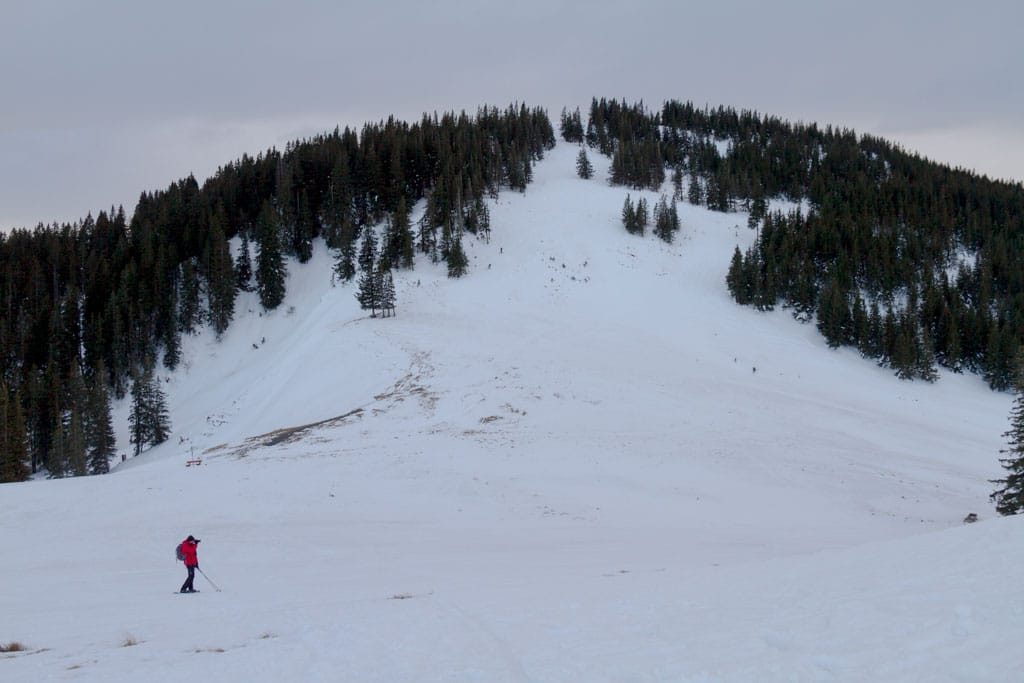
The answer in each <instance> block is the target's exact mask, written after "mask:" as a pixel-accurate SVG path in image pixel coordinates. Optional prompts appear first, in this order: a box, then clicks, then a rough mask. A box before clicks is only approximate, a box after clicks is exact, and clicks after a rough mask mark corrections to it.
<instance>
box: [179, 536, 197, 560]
mask: <svg viewBox="0 0 1024 683" xmlns="http://www.w3.org/2000/svg"><path fill="white" fill-rule="evenodd" d="M181 554H182V555H184V556H185V566H186V567H198V566H199V558H197V557H196V542H195V541H189V540H187V539H186V540H184V541H182V542H181Z"/></svg>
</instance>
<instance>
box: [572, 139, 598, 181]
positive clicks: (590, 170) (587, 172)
mask: <svg viewBox="0 0 1024 683" xmlns="http://www.w3.org/2000/svg"><path fill="white" fill-rule="evenodd" d="M576 175H578V176H579V177H580V178H583V179H584V180H589V179H590V178H592V177H593V175H594V167H593V165H591V163H590V159H589V158H587V148H586V147H582V146H581V147H580V153H579V154H577V155H576Z"/></svg>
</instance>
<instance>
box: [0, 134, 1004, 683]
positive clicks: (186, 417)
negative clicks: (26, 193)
mask: <svg viewBox="0 0 1024 683" xmlns="http://www.w3.org/2000/svg"><path fill="white" fill-rule="evenodd" d="M575 156H576V147H575V146H573V145H559V147H557V148H556V149H555V150H554V151H553V152H551V153H550V154H549V155H548V157H547V158H546V159H545V160H544V161H543V162H541V163H540V164H539V165H538V166H537V168H536V170H535V182H534V183H533V184H532V185H531V186H530V187H529V188H528V189H527V191H526V193H525V194H517V193H508V192H506V193H503V194H502V195H501V196H500V198H499V199H498V200H497V201H495V202H493V203H492V204H491V207H490V208H491V218H492V229H493V233H492V238H491V240H490V242H489V243H483V242H479V241H475V240H472V239H469V240H467V244H466V245H465V246H466V248H467V251H468V253H469V254H470V258H471V273H470V275H469V276H468V277H466V278H463V279H461V280H457V281H456V280H449V279H448V278H447V277H445V272H444V268H443V266H440V265H432V264H430V263H427V262H424V261H423V259H422V258H421V262H420V263H419V264H418V266H417V268H416V270H415V271H411V272H402V273H399V274H398V277H397V278H396V286H397V287H398V290H399V292H398V316H397V317H396V318H393V319H370V318H369V317H367V316H366V314H365V312H363V311H360V310H359V309H358V305H357V303H356V301H355V298H354V296H353V292H354V289H353V286H352V285H345V286H336V287H332V286H331V282H330V266H331V260H330V255H329V254H328V253H327V251H326V249H324V248H323V247H322V245H319V247H318V250H317V252H316V253H315V255H314V258H313V260H312V261H311V262H310V263H309V264H307V265H305V266H299V265H297V264H294V263H293V264H291V265H290V275H289V294H288V298H287V300H286V301H285V304H284V305H283V306H282V307H281V308H280V309H278V310H276V311H273V312H270V313H261V311H260V307H259V305H258V302H257V301H256V299H255V296H254V295H244V296H243V297H242V298H241V299H240V303H239V306H238V308H237V312H236V321H235V322H234V323H233V325H232V326H231V328H230V329H229V330H228V331H227V332H226V333H225V335H224V337H223V339H222V340H221V341H219V342H218V341H216V340H215V339H214V338H213V336H212V334H209V333H204V334H202V335H199V336H196V337H191V338H188V339H186V340H185V343H184V348H183V353H184V357H185V359H186V362H185V363H184V365H183V367H182V368H181V369H180V370H179V371H178V372H177V373H174V374H170V375H167V373H164V374H165V375H166V383H165V385H164V386H165V389H166V391H167V397H168V406H169V408H170V413H171V418H172V422H173V425H172V426H173V434H172V437H171V440H170V441H169V442H168V443H166V444H164V445H162V446H160V447H157V448H154V449H152V450H150V451H148V452H145V453H143V454H142V455H140V456H139V457H137V458H131V457H129V458H128V461H127V462H125V463H124V464H119V465H118V466H117V467H116V468H115V470H114V472H113V473H112V474H110V475H108V476H105V477H90V478H82V479H71V480H61V481H32V482H26V483H24V484H11V485H5V486H3V487H2V488H0V519H2V520H3V526H4V532H3V540H4V546H5V549H6V550H5V553H4V558H3V562H2V563H0V578H2V583H3V586H4V590H3V593H2V598H0V644H6V643H8V642H12V641H14V642H19V643H22V644H23V645H25V647H26V648H27V649H26V650H25V651H22V652H11V653H6V654H0V679H2V680H5V681H7V680H9V681H41V680H73V681H138V680H147V681H178V680H189V679H199V680H216V681H256V680H266V681H278V680H301V681H307V680H309V681H314V680H326V681H337V680H351V681H399V680H417V681H488V682H492V681H524V680H529V681H625V680H628V681H752V680H757V681H777V680H778V681H781V680H785V681H792V680H799V681H804V680H808V681H818V680H825V681H865V680H886V681H922V680H928V681H1012V680H1018V679H1019V676H1020V671H1021V667H1022V665H1024V656H1022V655H1021V654H1020V647H1019V643H1020V641H1021V636H1022V635H1024V627H1022V623H1024V588H1022V587H1021V582H1020V580H1019V578H1020V577H1019V572H1018V571H1017V568H1019V567H1020V566H1022V565H1024V541H1022V531H1024V527H1022V525H1021V523H1022V522H1024V520H1022V519H1019V518H1010V519H1000V518H997V516H996V515H995V514H994V512H992V507H991V504H990V503H989V502H988V494H989V493H990V492H991V490H992V485H991V484H990V483H989V481H988V480H990V479H993V478H996V477H998V476H1000V475H1001V472H1002V471H1001V470H1000V468H999V463H998V457H999V455H998V451H999V448H1000V447H1001V446H1002V439H1001V434H1002V432H1003V431H1005V429H1006V426H1007V422H1006V416H1007V414H1008V412H1009V408H1010V397H1008V396H1006V395H1002V394H996V393H993V392H990V391H989V390H988V389H987V388H986V387H985V385H984V383H983V382H982V381H981V380H980V379H978V378H977V377H973V376H962V375H953V374H948V373H946V374H943V375H942V378H941V380H940V381H939V382H938V383H937V384H934V385H928V384H924V383H907V382H902V381H900V380H898V379H896V378H895V377H893V376H892V374H891V373H890V372H889V371H886V370H884V369H881V368H878V367H876V366H874V365H873V364H871V363H870V362H868V361H865V360H863V359H861V358H860V357H859V356H858V355H857V354H856V353H855V352H854V351H851V350H846V349H844V350H838V351H833V350H830V349H828V348H827V346H826V345H825V343H824V342H823V340H822V339H821V337H820V336H819V335H818V334H817V332H816V331H815V329H814V327H813V326H812V325H802V324H800V323H798V322H796V321H795V320H793V318H792V316H790V315H789V313H788V312H785V311H781V310H780V311H775V312H772V313H759V312H757V311H754V310H753V309H750V308H744V307H739V306H736V305H735V304H734V303H733V302H732V301H731V300H730V298H729V296H728V293H727V291H726V289H725V284H724V278H725V271H726V268H727V267H728V263H729V259H730V256H731V254H732V250H733V248H734V246H735V245H737V244H739V245H740V247H741V249H743V248H746V246H747V245H748V244H749V243H750V240H751V239H752V238H753V233H752V231H750V230H748V229H747V228H746V227H745V226H746V215H745V214H730V215H725V214H717V213H710V212H707V211H705V210H703V209H700V208H698V207H693V206H690V205H688V204H685V203H681V204H679V205H678V209H679V212H680V218H681V220H682V223H683V229H682V233H681V235H680V236H679V239H677V240H676V242H675V243H674V244H672V245H666V244H664V243H663V242H661V241H659V240H658V239H657V238H655V237H654V236H653V235H651V234H648V235H647V236H646V237H643V238H640V237H635V236H631V235H628V234H627V233H626V232H625V230H624V229H623V228H622V226H621V224H620V222H619V215H620V211H621V207H622V202H623V200H624V198H625V195H626V192H627V191H626V190H624V189H622V188H613V187H609V186H608V185H607V183H606V181H605V180H604V178H606V177H607V160H605V159H601V158H595V159H594V162H595V166H596V171H597V173H596V175H595V179H593V180H590V181H583V180H580V179H578V178H576V177H575ZM632 194H633V196H634V199H635V198H636V197H637V192H636V191H633V192H632ZM645 196H646V197H647V199H648V203H649V204H650V205H652V206H653V204H654V202H655V201H656V200H657V196H658V195H657V194H655V193H645ZM126 411H127V406H125V405H120V406H118V408H117V415H116V422H117V424H118V425H119V427H120V432H121V433H120V435H119V436H120V445H121V448H122V450H125V451H128V449H129V446H128V443H127V427H126V415H127V413H126ZM193 455H195V456H197V457H201V458H202V460H203V463H202V465H200V466H198V467H185V461H186V460H188V459H189V458H191V457H193ZM969 512H976V513H978V514H979V516H980V518H981V522H979V523H977V524H972V525H964V524H962V519H963V517H964V516H965V515H966V514H967V513H969ZM190 533H191V534H195V535H196V536H197V537H198V538H201V539H202V543H201V544H200V546H199V559H200V566H201V568H202V569H203V571H205V572H206V573H207V574H208V575H209V578H210V579H212V580H213V581H215V582H216V584H217V585H218V586H219V587H220V588H221V589H222V591H220V592H218V591H215V590H214V589H213V587H212V586H211V585H210V584H209V583H208V582H207V581H206V579H205V578H204V577H203V576H200V575H197V577H196V585H197V587H199V588H200V589H201V590H202V593H200V594H199V595H195V596H177V595H174V594H173V592H174V591H175V590H177V588H178V586H180V584H181V582H182V581H183V580H184V571H183V569H182V566H181V564H180V563H179V564H176V563H175V562H174V560H173V559H172V558H173V554H172V553H173V548H174V546H175V545H176V544H177V543H178V542H179V541H180V540H181V539H182V538H184V537H185V536H186V535H188V534H190ZM130 642H134V643H135V644H133V645H129V644H128V643H130Z"/></svg>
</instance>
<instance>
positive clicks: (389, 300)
mask: <svg viewBox="0 0 1024 683" xmlns="http://www.w3.org/2000/svg"><path fill="white" fill-rule="evenodd" d="M380 308H381V312H382V313H383V314H384V316H385V317H387V316H391V315H394V314H395V280H394V278H393V277H391V272H390V271H388V272H386V273H385V274H384V276H383V278H382V279H381V285H380Z"/></svg>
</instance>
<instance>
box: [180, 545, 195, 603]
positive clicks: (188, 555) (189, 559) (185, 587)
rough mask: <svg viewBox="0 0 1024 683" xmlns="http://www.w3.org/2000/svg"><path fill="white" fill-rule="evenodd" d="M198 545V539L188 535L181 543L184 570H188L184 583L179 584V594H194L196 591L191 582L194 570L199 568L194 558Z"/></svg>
mask: <svg viewBox="0 0 1024 683" xmlns="http://www.w3.org/2000/svg"><path fill="white" fill-rule="evenodd" d="M198 545H199V539H198V538H196V537H194V536H192V535H191V534H190V535H189V537H188V538H186V539H185V540H184V541H182V542H181V553H182V555H184V556H185V569H187V570H188V578H187V579H185V583H183V584H181V591H179V592H181V593H195V592H196V589H195V588H193V587H192V581H193V579H195V577H196V569H198V568H199V558H198V557H197V556H196V550H197V548H196V546H198Z"/></svg>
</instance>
